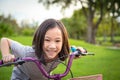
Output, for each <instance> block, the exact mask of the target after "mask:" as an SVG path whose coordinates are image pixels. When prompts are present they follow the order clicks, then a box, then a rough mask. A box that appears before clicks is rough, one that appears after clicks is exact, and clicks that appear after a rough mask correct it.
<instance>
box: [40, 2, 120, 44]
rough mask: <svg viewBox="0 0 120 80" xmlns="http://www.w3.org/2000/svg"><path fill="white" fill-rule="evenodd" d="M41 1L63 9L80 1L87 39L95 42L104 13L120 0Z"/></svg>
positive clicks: (46, 4) (47, 5)
mask: <svg viewBox="0 0 120 80" xmlns="http://www.w3.org/2000/svg"><path fill="white" fill-rule="evenodd" d="M39 2H42V3H43V4H44V5H45V6H46V7H49V6H50V5H53V4H60V5H61V6H62V9H65V8H67V7H69V6H70V5H72V4H75V5H76V4H77V3H78V2H80V4H81V5H82V10H83V12H84V15H85V17H86V20H87V36H86V41H87V42H89V43H93V44H94V43H95V36H96V33H97V29H98V27H99V24H100V22H101V21H102V18H103V16H104V14H105V13H106V12H107V11H110V10H111V8H112V7H113V4H116V2H119V0H39ZM118 7H120V6H118ZM95 17H98V19H97V20H96V21H94V19H95Z"/></svg>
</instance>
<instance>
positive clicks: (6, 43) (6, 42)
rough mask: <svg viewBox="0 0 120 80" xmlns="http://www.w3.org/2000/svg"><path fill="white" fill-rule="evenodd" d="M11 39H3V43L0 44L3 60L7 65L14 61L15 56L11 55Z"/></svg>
mask: <svg viewBox="0 0 120 80" xmlns="http://www.w3.org/2000/svg"><path fill="white" fill-rule="evenodd" d="M11 41H12V40H11V39H8V38H2V39H1V42H0V50H1V53H2V59H3V62H4V63H6V62H11V61H13V60H14V58H15V57H14V55H12V54H11V53H10V43H11Z"/></svg>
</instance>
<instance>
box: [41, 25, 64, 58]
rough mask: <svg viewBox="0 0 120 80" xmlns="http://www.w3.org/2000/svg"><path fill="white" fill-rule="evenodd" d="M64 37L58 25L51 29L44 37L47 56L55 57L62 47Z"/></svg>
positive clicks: (44, 48)
mask: <svg viewBox="0 0 120 80" xmlns="http://www.w3.org/2000/svg"><path fill="white" fill-rule="evenodd" d="M62 44H63V39H62V32H61V30H60V29H59V28H58V27H54V28H52V29H49V30H48V31H47V32H46V34H45V38H44V45H43V50H44V52H45V58H47V59H54V58H56V57H58V53H59V52H60V51H61V49H62Z"/></svg>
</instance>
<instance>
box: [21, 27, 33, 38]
mask: <svg viewBox="0 0 120 80" xmlns="http://www.w3.org/2000/svg"><path fill="white" fill-rule="evenodd" d="M33 34H34V30H33V29H30V28H29V29H27V28H26V29H23V30H22V35H24V36H33Z"/></svg>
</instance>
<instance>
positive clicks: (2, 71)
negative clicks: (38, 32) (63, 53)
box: [0, 36, 120, 80]
mask: <svg viewBox="0 0 120 80" xmlns="http://www.w3.org/2000/svg"><path fill="white" fill-rule="evenodd" d="M11 38H12V39H14V40H17V41H19V42H21V43H23V44H25V45H31V42H32V38H31V37H22V36H19V37H11ZM70 44H71V45H76V46H82V47H84V48H86V49H87V50H88V52H93V53H94V54H95V55H94V56H83V57H81V58H79V59H75V60H74V61H73V64H72V68H71V70H72V73H73V76H74V77H79V76H86V75H94V74H102V75H103V80H120V76H119V74H120V71H119V70H120V64H119V62H120V54H119V52H120V49H109V48H107V47H103V46H95V45H91V44H87V43H85V42H84V41H77V40H72V39H70ZM64 70H65V66H64V65H63V64H61V65H59V66H58V68H57V69H56V70H55V71H54V72H53V73H63V72H64ZM11 71H12V67H4V68H0V80H10V75H11ZM68 78H71V75H70V74H68V75H67V76H66V77H65V78H64V79H62V80H67V79H68Z"/></svg>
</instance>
